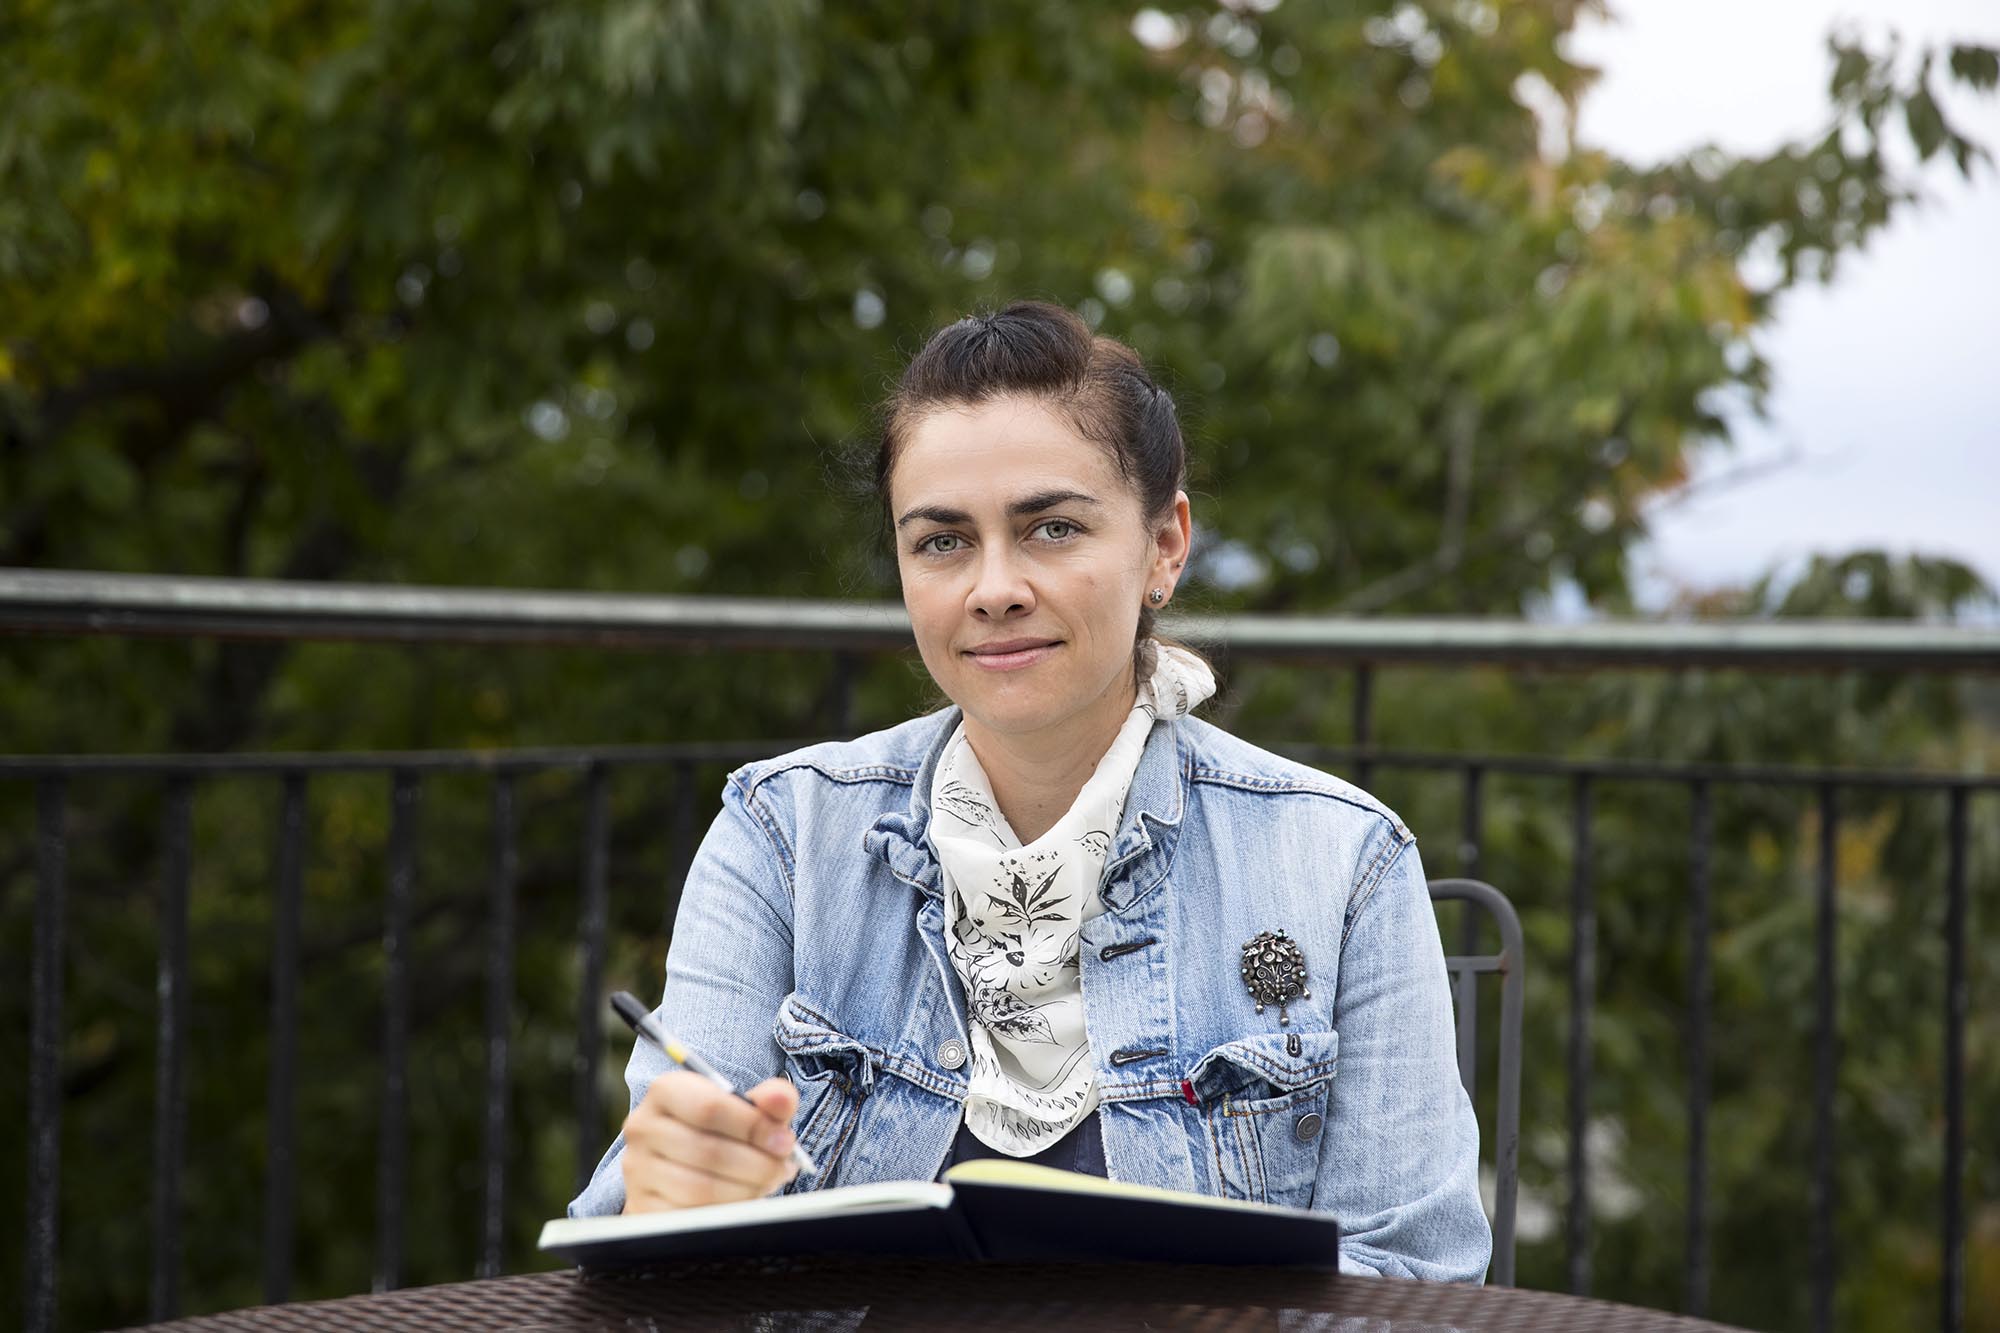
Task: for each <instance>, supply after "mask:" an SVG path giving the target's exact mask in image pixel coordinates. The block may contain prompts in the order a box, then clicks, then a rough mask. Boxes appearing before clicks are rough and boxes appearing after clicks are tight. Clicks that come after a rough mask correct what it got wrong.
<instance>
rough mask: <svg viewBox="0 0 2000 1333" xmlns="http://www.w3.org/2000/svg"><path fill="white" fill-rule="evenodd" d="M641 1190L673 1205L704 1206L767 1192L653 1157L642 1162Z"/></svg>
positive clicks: (752, 1196) (748, 1197)
mask: <svg viewBox="0 0 2000 1333" xmlns="http://www.w3.org/2000/svg"><path fill="white" fill-rule="evenodd" d="M643 1188H644V1190H645V1191H646V1193H647V1194H648V1195H649V1196H657V1197H659V1198H661V1199H664V1200H665V1201H666V1202H667V1205H668V1206H669V1207H673V1208H705V1207H707V1206H708V1205H709V1204H712V1203H738V1202H741V1201H742V1200H745V1199H755V1198H759V1197H761V1196H762V1195H763V1194H765V1193H768V1192H769V1191H766V1190H759V1189H757V1188H755V1187H754V1186H750V1185H745V1184H743V1183H741V1182H740V1181H734V1180H724V1179H723V1178H722V1177H721V1176H713V1175H710V1174H709V1173H708V1172H706V1171H700V1170H697V1169H695V1168H694V1167H691V1166H688V1165H687V1164H686V1163H683V1162H671V1161H666V1160H664V1159H654V1160H653V1161H652V1162H650V1163H648V1164H647V1165H646V1169H645V1180H644V1185H643Z"/></svg>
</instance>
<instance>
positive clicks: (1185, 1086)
mask: <svg viewBox="0 0 2000 1333" xmlns="http://www.w3.org/2000/svg"><path fill="white" fill-rule="evenodd" d="M1181 1096H1183V1097H1185V1098H1187V1104H1188V1105H1189V1106H1200V1105H1201V1103H1200V1102H1198V1101H1196V1100H1195V1096H1194V1084H1192V1083H1190V1082H1188V1081H1187V1080H1186V1079H1182V1080H1181Z"/></svg>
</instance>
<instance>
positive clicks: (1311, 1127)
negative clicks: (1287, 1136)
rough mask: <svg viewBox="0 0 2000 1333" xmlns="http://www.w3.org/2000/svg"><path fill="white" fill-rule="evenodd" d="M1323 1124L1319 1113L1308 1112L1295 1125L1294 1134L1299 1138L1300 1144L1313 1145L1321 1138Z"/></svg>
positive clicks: (1293, 1126) (1293, 1127)
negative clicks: (1313, 1142)
mask: <svg viewBox="0 0 2000 1333" xmlns="http://www.w3.org/2000/svg"><path fill="white" fill-rule="evenodd" d="M1322 1123H1323V1122H1322V1121H1321V1120H1320V1118H1319V1112H1317V1111H1307V1112H1306V1113H1305V1114H1304V1115H1302V1116H1300V1117H1299V1118H1298V1120H1297V1121H1296V1122H1294V1123H1293V1125H1292V1133H1294V1134H1296V1135H1298V1136H1299V1142H1301V1143H1311V1142H1312V1141H1313V1140H1314V1139H1316V1138H1318V1137H1319V1127H1320V1125H1321V1124H1322Z"/></svg>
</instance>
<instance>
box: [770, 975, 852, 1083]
mask: <svg viewBox="0 0 2000 1333" xmlns="http://www.w3.org/2000/svg"><path fill="white" fill-rule="evenodd" d="M771 1036H772V1038H773V1039H774V1040H775V1041H776V1042H777V1043H778V1049H780V1050H782V1051H783V1052H784V1053H785V1054H786V1055H788V1056H791V1057H792V1058H793V1059H795V1060H797V1061H798V1062H799V1063H800V1064H801V1065H804V1066H805V1067H806V1068H807V1069H808V1070H811V1071H814V1072H816V1071H817V1070H818V1069H822V1068H836V1069H841V1070H844V1071H845V1072H846V1074H847V1076H848V1077H849V1078H851V1079H853V1080H854V1081H855V1082H856V1083H858V1084H860V1086H861V1089H862V1091H864V1092H866V1091H867V1090H868V1089H869V1088H872V1087H873V1086H874V1084H875V1064H876V1057H875V1053H874V1052H873V1051H871V1050H869V1049H868V1047H867V1046H866V1045H865V1044H863V1043H862V1042H859V1041H856V1040H855V1039H854V1038H853V1037H850V1036H848V1035H847V1034H846V1033H844V1032H841V1031H840V1030H839V1029H837V1028H835V1027H834V1026H833V1022H832V1020H831V1019H829V1018H827V1017H826V1016H825V1015H823V1014H820V1013H818V1012H816V1011H815V1010H813V1009H812V1008H811V1007H810V1006H809V1005H807V1004H806V1003H805V1002H804V1001H803V1000H801V999H799V997H798V993H797V992H796V991H795V992H793V993H792V994H790V995H787V996H786V997H785V999H784V1003H782V1004H780V1005H779V1006H778V1021H777V1024H776V1025H775V1026H774V1027H773V1028H772V1029H771Z"/></svg>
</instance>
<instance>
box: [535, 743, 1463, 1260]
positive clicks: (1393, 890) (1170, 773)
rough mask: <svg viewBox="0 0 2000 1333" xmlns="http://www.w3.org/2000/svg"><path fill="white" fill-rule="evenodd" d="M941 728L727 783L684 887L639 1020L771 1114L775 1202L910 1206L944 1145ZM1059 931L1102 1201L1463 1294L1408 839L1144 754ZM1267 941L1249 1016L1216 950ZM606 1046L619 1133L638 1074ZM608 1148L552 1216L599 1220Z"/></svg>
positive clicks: (809, 753) (1387, 818)
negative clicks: (1291, 990) (788, 1085)
mask: <svg viewBox="0 0 2000 1333" xmlns="http://www.w3.org/2000/svg"><path fill="white" fill-rule="evenodd" d="M958 717H959V713H958V710H957V709H956V708H946V709H944V710H942V711H940V712H937V713H932V714H929V715H927V716H924V717H919V718H915V719H913V720H911V721H909V722H906V723H904V724H902V725H901V726H897V727H894V728H891V729H889V730H887V731H881V732H876V733H874V734H872V735H868V736H863V737H860V738H859V739H857V740H853V741H842V742H833V743H828V744H823V745H814V746H810V747H808V748H806V749H802V750H798V751H795V752H793V753H791V754H787V755H783V756H780V757H778V758H775V759H769V760H764V761H760V762H757V763H753V764H749V765H746V766H745V767H743V768H741V769H738V770H737V771H736V772H734V773H732V774H731V775H730V776H729V780H728V782H727V784H726V786H725V788H724V791H723V801H722V812H721V814H720V815H719V816H718V817H717V819H716V821H715V823H714V825H713V826H712V827H711V828H710V829H709V832H708V835H707V837H706V839H705V840H704V841H703V843H702V845H701V848H700V851H699V852H698V853H697V855H696V856H695V859H694V862H693V865H692V867H691V869H690V870H689V872H688V878H687V883H686V887H685V889H684V891H683V896H682V899H681V906H680V915H679V918H678V920H677V922H676V925H675V929H674V936H673V942H672V945H671V947H670V949H669V951H668V955H667V979H666V993H665V998H664V1000H663V1002H662V1004H661V1007H660V1010H659V1012H660V1014H661V1015H662V1021H663V1022H664V1023H665V1024H666V1025H667V1026H668V1028H669V1029H670V1030H671V1031H673V1032H674V1033H675V1034H676V1035H677V1036H679V1037H680V1038H681V1039H682V1040H683V1041H686V1042H687V1043H688V1044H689V1045H690V1046H692V1047H693V1048H694V1049H696V1050H698V1051H701V1052H702V1053H703V1054H705V1055H706V1056H708V1058H709V1059H710V1060H711V1061H713V1062H714V1063H715V1064H716V1065H717V1066H718V1067H719V1068H720V1069H721V1070H722V1071H723V1072H724V1073H726V1074H727V1075H729V1076H730V1077H731V1078H732V1079H734V1080H735V1081H736V1082H737V1085H738V1086H739V1087H744V1086H748V1085H750V1084H753V1083H756V1082H759V1081H761V1080H763V1079H766V1078H769V1077H771V1076H773V1075H776V1074H783V1075H786V1076H787V1077H789V1078H790V1079H791V1081H792V1082H793V1083H794V1084H795V1085H797V1087H798V1089H799V1109H798V1114H797V1117H796V1118H795V1120H794V1121H793V1126H792V1127H793V1129H794V1131H795V1132H796V1133H797V1135H798V1137H799V1141H800V1142H801V1143H802V1144H803V1145H804V1146H805V1148H806V1150H807V1151H808V1152H810V1153H811V1154H812V1156H813V1158H814V1160H815V1161H816V1162H818V1164H819V1166H820V1170H819V1172H818V1173H817V1174H808V1175H802V1176H801V1177H800V1178H799V1179H797V1180H795V1181H793V1182H792V1183H791V1184H790V1185H788V1186H787V1187H786V1188H787V1190H788V1191H795V1190H810V1189H819V1188H824V1187H827V1186H833V1185H854V1184H860V1183H863V1182H867V1181H878V1180H930V1179H933V1178H934V1177H935V1176H936V1175H937V1173H938V1171H939V1169H940V1167H941V1166H942V1164H943V1163H944V1161H945V1159H946V1157H947V1155H948V1153H949V1152H950V1149H951V1145H952V1140H953V1138H954V1137H955V1135H956V1133H957V1131H958V1128H959V1124H960V1122H961V1119H962V1113H963V1107H964V1100H965V1090H966V1081H967V1073H968V1071H967V1059H966V1051H967V1044H966V1021H967V1020H966V1012H965V998H964V994H963V991H962V989H961V987H960V984H959V981H958V978H957V977H956V975H954V973H953V971H952V968H951V965H950V962H949V960H948V959H947V957H946V955H945V941H944V920H945V917H944V905H943V901H942V898H941V887H940V875H939V869H938V862H937V858H936V856H935V854H934V853H933V851H932V849H931V846H930V844H929V843H928V841H927V840H926V836H925V832H926V827H927V824H928V821H929V806H930V788H931V774H932V772H933V770H934V768H935V766H936V763H937V760H938V755H939V753H940V751H941V750H942V748H943V745H944V741H945V739H946V738H947V737H948V736H949V735H950V734H951V731H952V729H953V727H954V726H956V724H957V722H958ZM1102 894H1103V901H1104V904H1105V908H1106V910H1105V912H1104V913H1103V915H1101V916H1098V917H1096V918H1095V919H1093V920H1091V921H1088V922H1086V923H1085V924H1084V927H1083V936H1082V941H1081V947H1082V967H1083V977H1082V986H1083V997H1084V1006H1085V1025H1086V1028H1087V1030H1088V1032H1089V1034H1090V1053H1091V1058H1092V1059H1094V1060H1095V1061H1096V1063H1097V1087H1098V1095H1099V1105H1098V1109H1097V1111H1096V1115H1097V1117H1098V1124H1099V1130H1100V1135H1101V1138H1102V1142H1103V1147H1104V1161H1105V1168H1106V1171H1107V1172H1108V1174H1109V1175H1110V1177H1111V1178H1112V1179H1113V1180H1122V1181H1131V1182H1134V1183H1137V1184H1144V1185H1155V1186H1161V1187H1164V1188H1167V1189H1178V1190H1190V1191H1196V1192H1199V1193H1204V1194H1211V1195H1220V1196H1222V1197H1225V1198H1231V1199H1250V1200H1258V1201H1263V1202H1268V1203H1275V1204H1288V1205H1291V1206H1294V1207H1300V1208H1312V1209H1315V1210H1318V1211H1322V1212H1331V1213H1332V1214H1333V1215H1334V1216H1335V1217H1336V1218H1338V1219H1339V1221H1340V1224H1341V1246H1340V1266H1341V1268H1342V1269H1343V1270H1344V1271H1349V1272H1358V1273H1381V1274H1387V1275H1393V1276H1401V1277H1416V1278H1424V1279H1430V1280H1439V1281H1479V1280H1481V1279H1482V1278H1483V1277H1484V1274H1485V1272H1486V1264H1487V1259H1488V1256H1489V1253H1490V1251H1491V1247H1492V1236H1491V1232H1490V1230H1489V1227H1488V1224H1487V1221H1486V1217H1485V1214H1484V1212H1483V1211H1482V1209H1481V1205H1480V1197H1479V1175H1478V1157H1479V1128H1478V1124H1477V1122H1476V1121H1475V1119H1474V1117H1473V1112H1472V1107H1471V1105H1470V1103H1469V1101H1468V1100H1467V1098H1466V1095H1465V1091H1464V1089H1463V1087H1462V1086H1461V1084H1460V1083H1459V1077H1458V1069H1457V1063H1456V1055H1455V1049H1454V1045H1453V1027H1452V1013H1451V996H1450V991H1449V986H1448V984H1447V977H1446V973H1445V967H1444V952H1443V949H1442V947H1441V945H1440V943H1439V939H1438V931H1437V923H1436V918H1435V917H1434V916H1433V914H1432V910H1431V905H1430V898H1429V893H1428V891H1427V889H1426V886H1425V883H1424V874H1423V869H1422V867H1421V865H1420V863H1419V861H1418V857H1417V849H1416V844H1415V840H1414V838H1413V837H1412V836H1411V834H1410V832H1409V830H1408V829H1406V828H1404V827H1403V825H1402V823H1401V821H1399V820H1398V819H1397V818H1396V816H1395V815H1393V814H1392V813H1390V812H1389V811H1388V810H1387V809H1386V808H1384V807H1383V806H1382V805H1381V804H1379V803H1378V802H1376V801H1375V800H1374V799H1373V798H1372V797H1370V796H1368V795H1367V794H1366V793H1364V792H1362V791H1360V790H1358V789H1356V788H1354V787H1352V786H1349V785H1348V784H1347V783H1344V782H1342V781H1340V780H1339V779H1337V778H1334V777H1330V776H1328V775H1327V774H1325V773H1322V772H1320V771H1318V770H1317V769H1313V768H1308V767H1306V766H1304V765H1302V764H1297V763H1294V762H1292V761H1290V760H1286V759H1283V758H1280V757H1279V756H1277V755H1274V754H1271V753H1269V752H1268V751H1265V750H1261V749H1259V748H1257V747H1256V746H1253V745H1250V744H1248V743H1247V742H1245V741H1242V740H1239V739H1238V738H1236V737H1234V736H1231V735H1230V734H1229V733H1227V732H1225V731H1222V730H1221V729H1219V728H1217V727H1215V726H1213V725H1211V724H1209V723H1207V722H1203V721H1201V720H1199V719H1197V718H1193V717H1189V718H1183V719H1181V720H1180V721H1178V722H1162V723H1159V724H1157V725H1155V726H1154V728H1153V730H1152V733H1151V735H1150V736H1149V738H1148V740H1147V742H1146V747H1145V750H1144V753H1143V754H1142V755H1141V757H1140V761H1139V767H1138V771H1137V773H1136V774H1135V775H1134V778H1133V781H1132V787H1131V791H1130V794H1129V795H1128V796H1127V798H1126V803H1125V811H1124V815H1123V817H1122V823H1121V827H1120V830H1119V833H1118V836H1117V837H1116V839H1115V840H1114V841H1113V843H1112V847H1111V851H1110V854H1109V855H1108V856H1107V857H1106V859H1105V866H1104V878H1103V881H1102ZM1281 928H1282V929H1283V930H1285V931H1286V932H1287V934H1288V935H1289V936H1290V937H1291V938H1292V939H1293V940H1295V941H1297V943H1298V945H1299V947H1300V949H1301V950H1302V951H1303V952H1304V955H1305V962H1306V966H1307V969H1308V973H1309V984H1310V988H1311V995H1310V998H1296V999H1293V1000H1292V1001H1291V1002H1290V1003H1289V1005H1288V1008H1289V1012H1290V1018H1291V1021H1290V1024H1289V1025H1281V1024H1280V1022H1279V1013H1278V1009H1277V1007H1276V1006H1275V1005H1271V1006H1266V1008H1265V1010H1264V1012H1263V1013H1261V1014H1260V1013H1258V1012H1257V1008H1256V1002H1255V1000H1254V999H1253V998H1252V997H1251V995H1250V993H1249V991H1248V990H1247V989H1246V988H1245V985H1244V982H1243V979H1242V977H1241V975H1240V968H1241V961H1242V954H1241V951H1242V947H1243V945H1244V943H1245V942H1246V941H1247V940H1249V939H1250V938H1251V937H1252V936H1254V935H1256V934H1257V933H1258V932H1260V931H1264V930H1271V931H1276V930H1278V929H1281ZM666 1068H667V1066H666V1061H665V1059H664V1057H662V1056H660V1055H658V1054H657V1053H656V1052H654V1051H653V1050H652V1049H651V1048H650V1047H647V1046H645V1045H643V1044H642V1045H637V1046H635V1048H634V1050H633V1053H632V1059H631V1063H630V1064H629V1065H628V1067H627V1070H626V1081H627V1083H628V1084H629V1085H630V1088H631V1093H632V1098H633V1102H634V1104H635V1105H636V1104H637V1101H638V1099H639V1098H640V1097H642V1096H643V1095H644V1093H645V1090H646V1087H647V1085H648V1084H650V1083H651V1082H652V1080H653V1079H654V1078H656V1077H658V1076H659V1075H660V1074H662V1073H664V1072H665V1071H666ZM623 1149H624V1141H623V1139H622V1137H621V1138H620V1139H619V1140H618V1141H616V1142H614V1143H613V1144H612V1145H611V1148H610V1150H609V1151H608V1152H606V1154H605V1156H604V1159H603V1160H602V1161H601V1162H599V1163H598V1167H597V1171H596V1174H595V1175H594V1176H593V1177H592V1179H591V1182H590V1184H589V1185H588V1186H587V1187H586V1188H585V1190H584V1191H583V1193H582V1194H581V1195H579V1196H578V1197H577V1198H576V1199H575V1200H574V1201H573V1202H572V1203H571V1204H570V1208H569V1211H570V1214H571V1215H572V1216H584V1215H589V1214H599V1213H615V1212H617V1211H619V1210H620V1209H621V1208H622V1207H623V1206H624V1180H623V1176H622V1173H621V1170H620V1165H619V1155H620V1153H621V1152H622V1151H623Z"/></svg>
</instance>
